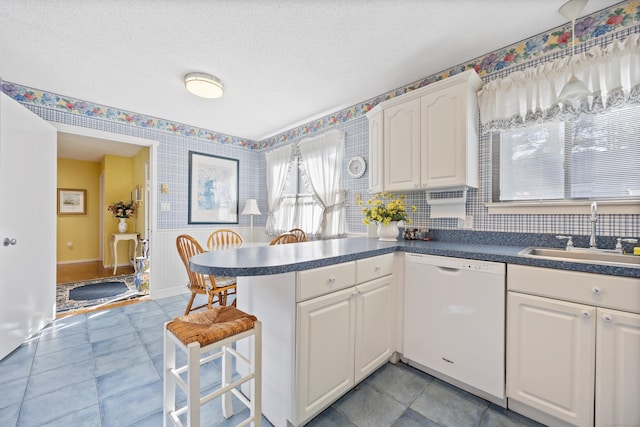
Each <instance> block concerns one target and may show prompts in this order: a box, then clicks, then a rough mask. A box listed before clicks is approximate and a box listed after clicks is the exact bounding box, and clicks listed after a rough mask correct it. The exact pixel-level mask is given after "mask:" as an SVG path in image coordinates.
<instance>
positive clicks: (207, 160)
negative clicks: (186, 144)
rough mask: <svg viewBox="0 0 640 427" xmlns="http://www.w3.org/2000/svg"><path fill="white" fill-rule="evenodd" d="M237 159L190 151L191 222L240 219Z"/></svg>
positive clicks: (227, 222) (236, 220) (226, 221)
mask: <svg viewBox="0 0 640 427" xmlns="http://www.w3.org/2000/svg"><path fill="white" fill-rule="evenodd" d="M238 163H239V162H238V160H236V159H229V158H226V157H218V156H213V155H211V154H204V153H196V152H194V151H190V152H189V224H237V223H238Z"/></svg>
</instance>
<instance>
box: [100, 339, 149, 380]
mask: <svg viewBox="0 0 640 427" xmlns="http://www.w3.org/2000/svg"><path fill="white" fill-rule="evenodd" d="M148 360H151V359H150V357H149V355H148V353H147V352H146V351H145V350H144V348H142V347H140V346H139V345H136V346H132V347H130V348H127V349H123V350H119V351H114V352H111V353H107V354H101V355H98V356H95V357H94V359H93V365H94V367H95V375H96V376H97V377H100V376H103V375H106V374H108V373H110V372H114V371H117V370H119V369H122V368H123V367H125V366H131V365H136V364H138V363H140V362H145V361H148Z"/></svg>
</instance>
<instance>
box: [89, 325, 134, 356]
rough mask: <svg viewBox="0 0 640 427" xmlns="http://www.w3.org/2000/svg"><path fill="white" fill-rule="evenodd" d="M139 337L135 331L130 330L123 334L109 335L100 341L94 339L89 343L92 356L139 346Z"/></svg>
mask: <svg viewBox="0 0 640 427" xmlns="http://www.w3.org/2000/svg"><path fill="white" fill-rule="evenodd" d="M140 344H141V342H140V338H138V334H137V333H136V332H135V331H130V332H128V333H126V334H123V335H118V336H115V337H109V338H106V339H104V340H101V341H95V342H93V343H92V344H91V349H92V351H93V355H94V356H100V355H103V354H109V353H114V352H119V351H122V350H128V349H130V348H132V347H134V346H135V347H139V346H140Z"/></svg>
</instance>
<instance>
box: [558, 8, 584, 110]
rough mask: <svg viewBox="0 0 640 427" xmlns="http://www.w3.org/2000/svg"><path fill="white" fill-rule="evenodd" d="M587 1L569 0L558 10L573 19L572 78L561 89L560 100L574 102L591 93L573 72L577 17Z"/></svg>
mask: <svg viewBox="0 0 640 427" xmlns="http://www.w3.org/2000/svg"><path fill="white" fill-rule="evenodd" d="M587 1H588V0H569V1H568V2H566V3H565V4H563V5H562V6H561V7H560V9H559V10H558V12H560V14H561V15H562V16H564V17H565V18H567V19H569V20H570V21H571V58H570V60H569V61H570V67H571V78H570V79H569V81H568V82H567V83H566V84H565V85H564V87H563V88H562V90H561V91H560V95H558V98H559V99H560V101H570V102H574V101H577V100H579V99H581V98H584V97H586V96H589V95H591V91H590V90H589V89H588V88H587V85H585V84H584V82H582V81H581V80H580V79H578V78H577V77H576V75H575V74H574V72H573V54H574V53H575V49H576V37H575V34H576V18H578V16H580V13H581V12H582V10H583V9H584V7H585V6H586V5H587Z"/></svg>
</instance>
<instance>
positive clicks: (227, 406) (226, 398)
mask: <svg viewBox="0 0 640 427" xmlns="http://www.w3.org/2000/svg"><path fill="white" fill-rule="evenodd" d="M231 364H232V359H231V355H230V354H229V352H228V351H227V346H226V345H225V346H222V387H226V386H228V385H229V383H230V382H231ZM221 398H222V415H223V416H224V417H225V418H230V417H231V416H233V404H232V403H233V402H232V399H231V398H232V395H231V392H230V391H228V392H226V393H224V394H223V395H222V396H221Z"/></svg>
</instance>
